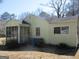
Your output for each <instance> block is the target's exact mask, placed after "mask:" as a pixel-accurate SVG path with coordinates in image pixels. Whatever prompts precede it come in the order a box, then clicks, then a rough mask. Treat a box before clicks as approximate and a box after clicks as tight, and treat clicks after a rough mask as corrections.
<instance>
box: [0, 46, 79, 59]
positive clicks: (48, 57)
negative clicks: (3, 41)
mask: <svg viewBox="0 0 79 59" xmlns="http://www.w3.org/2000/svg"><path fill="white" fill-rule="evenodd" d="M0 50H1V51H0V58H1V59H2V58H3V59H5V58H7V59H8V58H9V59H78V58H79V51H78V50H77V51H75V50H73V49H71V50H70V49H68V50H62V49H58V48H57V47H55V46H47V45H45V46H42V47H36V46H32V45H23V46H20V47H17V48H12V49H0ZM4 57H5V58H4Z"/></svg>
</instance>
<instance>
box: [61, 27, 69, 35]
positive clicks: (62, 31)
mask: <svg viewBox="0 0 79 59" xmlns="http://www.w3.org/2000/svg"><path fill="white" fill-rule="evenodd" d="M68 33H69V27H68V26H65V27H62V28H61V34H68Z"/></svg>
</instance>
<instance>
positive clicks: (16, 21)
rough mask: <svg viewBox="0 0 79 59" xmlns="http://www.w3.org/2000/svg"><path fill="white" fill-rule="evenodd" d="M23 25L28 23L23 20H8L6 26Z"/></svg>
mask: <svg viewBox="0 0 79 59" xmlns="http://www.w3.org/2000/svg"><path fill="white" fill-rule="evenodd" d="M21 24H26V25H28V24H27V23H25V22H23V21H21V20H8V21H7V23H6V26H18V25H21Z"/></svg>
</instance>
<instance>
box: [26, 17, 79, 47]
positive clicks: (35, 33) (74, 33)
mask: <svg viewBox="0 0 79 59" xmlns="http://www.w3.org/2000/svg"><path fill="white" fill-rule="evenodd" d="M26 20H27V19H26ZM27 22H28V23H30V24H31V26H30V31H31V32H30V33H31V36H30V37H31V38H43V39H44V41H45V43H46V44H53V45H58V44H60V43H65V44H67V45H69V46H72V47H77V45H78V43H79V39H78V38H79V34H78V33H79V30H78V28H79V26H78V22H79V16H72V17H66V18H56V19H53V20H51V21H49V22H48V21H46V20H45V19H43V18H40V17H36V16H30V17H29V18H28V20H27Z"/></svg>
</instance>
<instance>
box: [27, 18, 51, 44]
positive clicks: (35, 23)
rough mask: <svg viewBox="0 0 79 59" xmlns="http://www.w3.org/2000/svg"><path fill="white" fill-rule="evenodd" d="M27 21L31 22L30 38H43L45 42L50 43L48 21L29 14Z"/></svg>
mask: <svg viewBox="0 0 79 59" xmlns="http://www.w3.org/2000/svg"><path fill="white" fill-rule="evenodd" d="M27 21H28V22H29V23H30V24H31V26H30V32H31V38H43V39H44V40H45V42H46V43H50V40H49V35H50V33H49V23H48V22H47V21H46V20H44V19H41V18H39V17H35V16H31V18H30V19H29V20H27ZM36 27H40V36H36Z"/></svg>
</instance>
